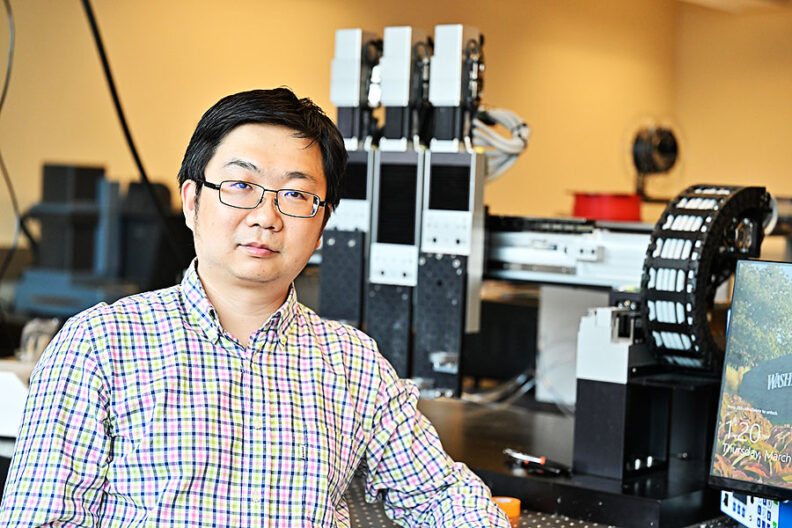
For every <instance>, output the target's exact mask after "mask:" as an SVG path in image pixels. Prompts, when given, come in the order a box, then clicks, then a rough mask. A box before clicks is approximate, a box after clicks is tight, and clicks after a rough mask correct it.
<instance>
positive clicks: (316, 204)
mask: <svg viewBox="0 0 792 528" xmlns="http://www.w3.org/2000/svg"><path fill="white" fill-rule="evenodd" d="M229 182H230V183H237V182H238V183H244V184H245V185H251V186H253V187H258V188H259V189H261V196H259V199H258V202H256V205H254V206H252V207H240V206H239V205H231V204H229V203H226V202H224V201H223V198H222V195H221V193H220V188H221V187H222V186H223V184H224V183H229ZM199 183H201V184H202V185H205V186H206V187H209V188H210V189H213V190H215V191H217V198H218V200H220V203H221V204H223V205H225V206H227V207H233V208H234V209H248V210H250V209H256V208H257V207H258V206H259V205H261V202H262V201H264V195H265V194H266V193H268V192H272V193H275V207H276V208H277V209H278V212H279V213H280V214H282V215H286V216H291V217H292V218H313V217H315V216H316V213H318V212H319V208H320V207H325V206H326V205H327V200H322V199H321V198H320V197H319V195H318V194H314V193H312V192H308V191H303V190H302V189H290V188H285V189H267V188H266V187H264V186H263V185H259V184H258V183H253V182H249V181H245V180H223V181H221V182H220V183H219V184H215V183H212V182H209V181H203V182H199ZM282 191H295V192H299V193H303V194H307V195H310V196H313V197H314V208H313V213H312V214H311V215H309V216H304V215H293V214H289V213H286V212H284V211H283V210H282V209H281V207H280V203H278V193H280V192H282Z"/></svg>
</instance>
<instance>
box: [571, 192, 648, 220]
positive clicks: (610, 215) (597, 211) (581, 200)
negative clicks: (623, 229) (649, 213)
mask: <svg viewBox="0 0 792 528" xmlns="http://www.w3.org/2000/svg"><path fill="white" fill-rule="evenodd" d="M572 216H576V217H579V218H587V219H589V220H610V221H617V222H640V221H641V197H640V196H638V195H637V194H611V193H580V192H578V193H575V206H574V209H573V210H572Z"/></svg>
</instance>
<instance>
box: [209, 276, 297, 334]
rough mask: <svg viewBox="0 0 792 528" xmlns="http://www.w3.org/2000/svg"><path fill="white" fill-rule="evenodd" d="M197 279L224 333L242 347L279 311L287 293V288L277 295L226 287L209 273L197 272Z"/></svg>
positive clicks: (272, 291) (269, 291) (268, 290)
mask: <svg viewBox="0 0 792 528" xmlns="http://www.w3.org/2000/svg"><path fill="white" fill-rule="evenodd" d="M199 278H200V280H201V284H202V285H203V288H204V291H205V292H206V297H207V298H208V299H209V302H210V303H211V304H212V306H213V307H214V309H215V312H216V313H217V317H218V318H219V320H220V324H221V325H222V326H223V329H225V331H226V332H228V333H229V334H231V335H232V336H234V337H235V338H237V340H239V342H240V343H242V344H243V345H244V346H248V343H249V342H250V335H251V334H252V333H253V332H255V331H256V330H258V329H259V328H261V325H263V324H264V323H265V322H266V321H267V319H269V317H270V316H271V315H272V314H273V313H275V312H276V311H277V310H278V308H280V307H281V305H282V304H283V302H284V301H285V300H286V296H287V295H288V293H289V291H288V288H286V289H285V290H283V289H282V288H281V289H279V290H278V291H276V288H266V287H263V288H261V289H252V288H248V287H245V286H242V285H236V284H233V283H232V284H225V283H224V282H225V281H218V280H216V279H214V278H213V277H212V274H211V272H210V273H203V274H202V273H200V272H199ZM282 290H283V291H282Z"/></svg>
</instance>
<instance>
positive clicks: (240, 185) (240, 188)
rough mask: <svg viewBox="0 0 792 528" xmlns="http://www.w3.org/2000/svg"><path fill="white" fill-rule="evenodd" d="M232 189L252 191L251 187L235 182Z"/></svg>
mask: <svg viewBox="0 0 792 528" xmlns="http://www.w3.org/2000/svg"><path fill="white" fill-rule="evenodd" d="M231 188H232V189H234V190H235V191H247V190H248V189H250V185H249V184H247V183H245V182H242V181H235V182H232V183H231Z"/></svg>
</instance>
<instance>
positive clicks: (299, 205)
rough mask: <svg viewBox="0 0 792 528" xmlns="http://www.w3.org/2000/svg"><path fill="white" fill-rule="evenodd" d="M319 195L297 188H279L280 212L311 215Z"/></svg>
mask: <svg viewBox="0 0 792 528" xmlns="http://www.w3.org/2000/svg"><path fill="white" fill-rule="evenodd" d="M318 204H319V197H318V196H316V195H315V194H311V193H308V192H305V191H299V190H297V189H281V190H280V191H278V207H279V208H280V210H281V213H283V214H286V215H291V216H313V215H314V214H316V206H317V205H318Z"/></svg>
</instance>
